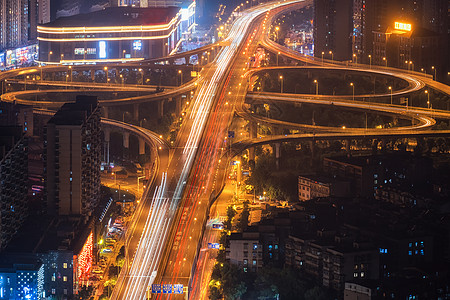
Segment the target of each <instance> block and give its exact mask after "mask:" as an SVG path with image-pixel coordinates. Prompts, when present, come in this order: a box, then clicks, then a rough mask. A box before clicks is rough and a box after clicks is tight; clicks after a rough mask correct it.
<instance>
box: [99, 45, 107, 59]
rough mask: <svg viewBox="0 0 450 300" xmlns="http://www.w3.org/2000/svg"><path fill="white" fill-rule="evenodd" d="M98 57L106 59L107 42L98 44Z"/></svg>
mask: <svg viewBox="0 0 450 300" xmlns="http://www.w3.org/2000/svg"><path fill="white" fill-rule="evenodd" d="M98 57H99V58H106V42H105V41H99V42H98Z"/></svg>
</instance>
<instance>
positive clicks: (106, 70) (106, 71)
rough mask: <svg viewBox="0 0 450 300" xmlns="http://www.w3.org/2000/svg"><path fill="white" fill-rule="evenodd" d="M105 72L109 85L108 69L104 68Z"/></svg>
mask: <svg viewBox="0 0 450 300" xmlns="http://www.w3.org/2000/svg"><path fill="white" fill-rule="evenodd" d="M103 70H105V74H106V83H108V67H104V68H103Z"/></svg>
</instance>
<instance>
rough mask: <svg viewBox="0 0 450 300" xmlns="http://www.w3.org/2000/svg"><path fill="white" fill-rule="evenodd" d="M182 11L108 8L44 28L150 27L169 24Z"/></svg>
mask: <svg viewBox="0 0 450 300" xmlns="http://www.w3.org/2000/svg"><path fill="white" fill-rule="evenodd" d="M179 11H180V8H178V7H173V6H172V7H151V8H139V7H108V8H106V9H103V10H99V11H95V12H91V13H87V14H79V15H74V16H70V17H61V18H59V19H56V20H55V21H53V22H50V23H47V24H45V25H43V26H44V27H65V28H68V27H103V26H149V25H163V24H168V23H169V22H170V21H171V20H172V19H173V18H174V17H175V16H176V15H177V13H178V12H179Z"/></svg>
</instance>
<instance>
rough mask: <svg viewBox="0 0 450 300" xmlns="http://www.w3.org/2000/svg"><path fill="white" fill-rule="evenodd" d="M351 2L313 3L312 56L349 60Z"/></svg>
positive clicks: (344, 0) (319, 0)
mask: <svg viewBox="0 0 450 300" xmlns="http://www.w3.org/2000/svg"><path fill="white" fill-rule="evenodd" d="M352 7H353V6H352V1H351V0H342V1H337V0H315V1H314V56H315V57H324V58H326V59H330V60H331V59H336V60H350V59H351V56H352Z"/></svg>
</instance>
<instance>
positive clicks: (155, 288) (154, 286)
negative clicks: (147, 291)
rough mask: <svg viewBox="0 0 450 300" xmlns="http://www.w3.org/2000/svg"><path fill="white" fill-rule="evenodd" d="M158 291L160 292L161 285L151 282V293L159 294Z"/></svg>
mask: <svg viewBox="0 0 450 300" xmlns="http://www.w3.org/2000/svg"><path fill="white" fill-rule="evenodd" d="M160 293H161V285H160V284H152V294H160Z"/></svg>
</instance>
